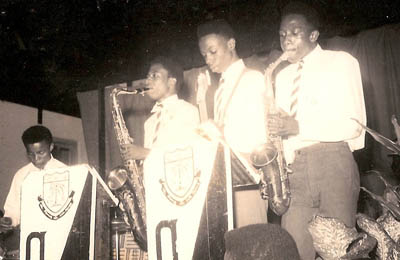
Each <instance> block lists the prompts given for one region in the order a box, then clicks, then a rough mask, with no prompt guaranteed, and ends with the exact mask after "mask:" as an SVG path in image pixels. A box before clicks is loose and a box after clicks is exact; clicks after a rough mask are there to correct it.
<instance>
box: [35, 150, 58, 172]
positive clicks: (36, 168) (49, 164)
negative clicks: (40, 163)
mask: <svg viewBox="0 0 400 260" xmlns="http://www.w3.org/2000/svg"><path fill="white" fill-rule="evenodd" d="M50 156H51V158H50V160H49V161H48V162H47V163H46V165H45V166H44V168H43V170H46V169H51V168H53V167H54V165H53V163H55V162H56V161H55V159H54V157H53V155H52V154H50ZM30 164H31V166H32V168H33V170H30V171H41V170H42V169H39V168H38V167H36V166H35V165H34V164H33V163H32V162H31V163H30Z"/></svg>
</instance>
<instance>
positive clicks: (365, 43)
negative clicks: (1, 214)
mask: <svg viewBox="0 0 400 260" xmlns="http://www.w3.org/2000/svg"><path fill="white" fill-rule="evenodd" d="M323 45H324V47H325V48H327V49H332V50H344V51H347V52H349V53H350V54H352V55H353V56H354V57H356V58H357V59H358V61H359V63H360V68H361V74H362V80H363V87H364V97H365V106H366V110H367V125H368V126H369V127H370V128H372V129H374V130H376V131H378V132H379V133H381V134H383V135H384V136H386V137H388V138H390V139H394V138H395V137H396V135H395V133H394V128H393V125H392V124H391V120H390V119H391V116H392V115H396V116H397V118H399V117H400V48H399V47H400V24H392V25H386V26H383V27H380V28H377V29H373V30H367V31H364V32H361V33H359V34H357V35H356V36H354V37H350V38H342V37H334V38H331V39H329V40H327V41H326V42H324V43H323ZM399 119H400V118H399ZM388 154H390V151H388V150H387V149H386V148H383V147H382V146H381V145H380V144H378V143H377V142H375V141H374V140H372V138H371V137H370V135H369V134H367V138H366V148H365V149H364V150H362V151H360V152H357V153H356V156H357V158H358V161H359V162H360V166H361V169H362V170H366V169H370V168H375V169H383V170H389V167H390V164H391V159H390V158H389V156H388Z"/></svg>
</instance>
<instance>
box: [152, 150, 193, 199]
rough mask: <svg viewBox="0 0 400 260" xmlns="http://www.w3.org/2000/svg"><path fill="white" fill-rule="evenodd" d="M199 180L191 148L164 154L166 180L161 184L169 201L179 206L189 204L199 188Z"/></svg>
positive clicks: (162, 180)
mask: <svg viewBox="0 0 400 260" xmlns="http://www.w3.org/2000/svg"><path fill="white" fill-rule="evenodd" d="M199 178H200V171H197V172H195V169H194V159H193V149H192V147H191V146H188V147H186V148H183V149H176V150H174V151H171V152H166V153H164V179H161V180H160V183H161V186H162V191H163V193H164V195H165V196H166V197H167V199H168V200H169V201H171V202H172V203H174V204H176V205H178V206H183V205H185V204H186V203H188V202H189V201H190V200H191V199H192V198H193V196H194V195H195V194H196V192H197V190H198V188H199V185H200V180H199Z"/></svg>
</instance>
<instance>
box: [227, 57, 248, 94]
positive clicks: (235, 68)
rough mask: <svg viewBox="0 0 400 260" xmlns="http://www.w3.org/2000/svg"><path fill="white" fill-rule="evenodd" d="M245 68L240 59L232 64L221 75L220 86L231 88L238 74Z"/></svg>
mask: <svg viewBox="0 0 400 260" xmlns="http://www.w3.org/2000/svg"><path fill="white" fill-rule="evenodd" d="M244 68H245V65H244V62H243V60H242V59H239V60H237V61H235V62H234V63H232V64H231V65H230V66H229V67H228V68H227V69H226V70H225V71H224V72H223V73H222V74H221V78H222V79H223V80H224V83H223V84H222V86H223V87H225V86H230V87H233V85H234V84H232V82H235V81H236V80H237V78H238V77H239V76H240V72H241V71H242V70H243V69H244Z"/></svg>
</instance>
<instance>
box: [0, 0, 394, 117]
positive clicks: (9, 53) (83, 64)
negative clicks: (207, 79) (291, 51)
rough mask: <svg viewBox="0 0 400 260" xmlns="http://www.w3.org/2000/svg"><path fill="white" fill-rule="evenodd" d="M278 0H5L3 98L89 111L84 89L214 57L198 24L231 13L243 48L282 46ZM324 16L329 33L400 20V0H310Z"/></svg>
mask: <svg viewBox="0 0 400 260" xmlns="http://www.w3.org/2000/svg"><path fill="white" fill-rule="evenodd" d="M286 2H287V0H285V1H278V0H269V1H261V0H249V1H244V0H208V1H206V0H190V1H186V0H177V1H165V0H136V1H134V0H3V1H1V2H0V21H1V23H0V85H1V88H0V99H1V100H7V101H11V102H15V103H21V104H25V105H29V106H33V107H38V108H44V109H47V110H51V111H55V112H61V113H65V114H68V115H73V116H80V112H79V106H78V102H77V99H76V93H77V92H79V91H86V90H91V89H96V88H99V87H104V86H107V85H111V84H114V83H118V82H127V81H130V80H134V79H139V78H143V77H144V76H145V74H146V70H147V63H148V62H149V60H150V59H151V58H153V57H154V56H156V55H159V54H164V55H166V54H168V55H171V56H173V57H175V58H176V59H177V60H178V61H180V62H181V63H182V64H183V66H184V67H185V69H190V68H193V67H198V66H202V65H204V62H203V60H202V58H201V56H200V53H199V51H198V47H197V39H196V27H197V25H198V24H199V23H201V22H203V21H205V20H206V19H210V18H225V19H226V20H228V22H230V23H231V24H232V26H233V28H234V29H235V30H236V32H237V42H238V50H239V54H240V55H241V56H242V57H248V56H250V55H252V54H255V53H257V54H263V53H268V52H269V51H270V50H271V49H279V45H278V41H277V35H278V34H277V31H278V26H279V13H280V10H281V8H282V6H284V5H285V3H286ZM309 2H310V3H312V4H313V5H314V6H315V7H316V8H317V9H318V10H319V12H320V14H321V17H323V18H324V21H325V27H324V28H323V30H322V38H329V37H332V36H334V35H341V36H349V35H354V34H356V33H358V32H360V31H362V30H365V29H368V28H374V27H378V26H381V25H383V24H387V23H395V22H398V21H399V20H400V14H399V12H400V11H399V10H400V2H399V1H389V0H365V1H348V0H336V1H335V0H315V1H309Z"/></svg>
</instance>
